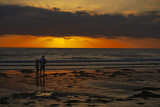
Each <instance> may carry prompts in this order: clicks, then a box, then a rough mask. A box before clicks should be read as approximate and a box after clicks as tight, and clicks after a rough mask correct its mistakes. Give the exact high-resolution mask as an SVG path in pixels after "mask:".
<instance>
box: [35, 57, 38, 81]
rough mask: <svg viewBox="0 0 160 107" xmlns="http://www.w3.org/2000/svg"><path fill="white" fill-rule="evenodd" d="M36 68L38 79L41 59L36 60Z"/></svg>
mask: <svg viewBox="0 0 160 107" xmlns="http://www.w3.org/2000/svg"><path fill="white" fill-rule="evenodd" d="M35 67H36V76H37V78H38V74H39V59H37V60H36V65H35Z"/></svg>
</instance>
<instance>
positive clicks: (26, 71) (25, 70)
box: [20, 69, 34, 73]
mask: <svg viewBox="0 0 160 107" xmlns="http://www.w3.org/2000/svg"><path fill="white" fill-rule="evenodd" d="M20 72H21V73H34V71H32V70H30V69H23V70H21V71H20Z"/></svg>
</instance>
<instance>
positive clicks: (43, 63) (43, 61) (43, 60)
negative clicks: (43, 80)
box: [40, 55, 46, 76]
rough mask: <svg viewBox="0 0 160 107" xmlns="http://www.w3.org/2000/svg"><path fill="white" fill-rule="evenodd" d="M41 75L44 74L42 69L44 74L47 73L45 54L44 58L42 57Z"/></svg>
mask: <svg viewBox="0 0 160 107" xmlns="http://www.w3.org/2000/svg"><path fill="white" fill-rule="evenodd" d="M40 65H41V67H40V76H41V75H42V70H43V76H44V74H45V65H46V59H45V58H44V55H43V56H42V58H41V59H40Z"/></svg>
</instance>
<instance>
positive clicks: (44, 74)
mask: <svg viewBox="0 0 160 107" xmlns="http://www.w3.org/2000/svg"><path fill="white" fill-rule="evenodd" d="M44 75H45V66H44V67H43V76H44Z"/></svg>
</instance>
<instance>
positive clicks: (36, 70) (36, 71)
mask: <svg viewBox="0 0 160 107" xmlns="http://www.w3.org/2000/svg"><path fill="white" fill-rule="evenodd" d="M38 71H39V69H36V76H37V77H38Z"/></svg>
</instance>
